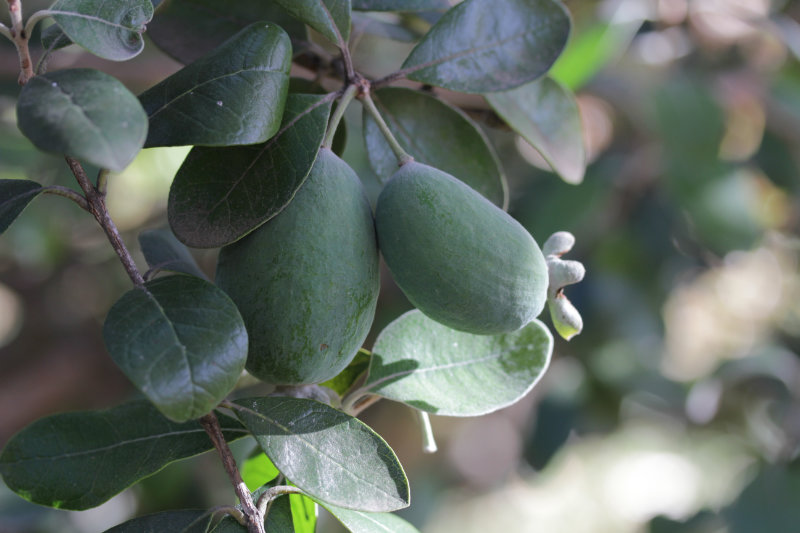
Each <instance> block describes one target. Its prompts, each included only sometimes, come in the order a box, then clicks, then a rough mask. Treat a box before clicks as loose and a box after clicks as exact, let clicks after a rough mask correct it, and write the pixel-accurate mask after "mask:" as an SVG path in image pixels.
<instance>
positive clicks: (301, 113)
mask: <svg viewBox="0 0 800 533" xmlns="http://www.w3.org/2000/svg"><path fill="white" fill-rule="evenodd" d="M330 109H331V107H330V102H327V101H325V100H324V97H322V96H313V95H290V97H289V98H288V100H287V103H286V112H285V113H284V116H283V126H282V128H281V130H280V131H279V132H278V133H277V134H276V135H275V136H274V137H273V138H272V139H270V140H269V141H267V142H266V143H264V144H260V145H254V146H241V147H231V148H195V149H193V150H192V151H191V152H189V155H188V157H187V158H186V160H185V161H184V163H183V166H181V168H180V170H178V173H177V175H176V176H175V180H174V181H173V182H172V188H171V189H170V192H169V205H168V215H169V223H170V226H172V231H174V232H175V235H177V236H178V238H179V239H180V240H181V241H183V242H185V243H186V244H187V245H189V246H193V247H198V248H213V247H217V246H223V245H225V244H228V243H231V242H233V241H235V240H237V239H239V238H240V237H242V236H244V235H245V234H247V233H248V232H250V231H252V230H253V229H255V228H257V227H258V226H260V225H261V224H263V223H264V222H266V221H267V220H269V219H270V218H272V217H273V216H275V215H276V214H278V212H280V210H281V209H283V208H284V207H285V206H286V205H287V204H288V203H289V201H290V200H291V199H292V198H293V197H294V193H295V192H297V189H299V188H300V186H301V185H302V184H303V181H304V180H305V179H306V176H308V172H309V171H310V170H311V166H312V165H313V164H314V160H315V159H316V157H317V152H318V151H319V147H320V145H321V144H322V138H323V136H324V135H325V126H326V125H327V123H328V115H329V114H330Z"/></svg>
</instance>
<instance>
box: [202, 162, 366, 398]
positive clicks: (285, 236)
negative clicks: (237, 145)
mask: <svg viewBox="0 0 800 533" xmlns="http://www.w3.org/2000/svg"><path fill="white" fill-rule="evenodd" d="M216 281H217V283H218V284H219V286H220V287H221V288H222V289H223V290H225V291H226V292H227V293H228V294H229V295H230V296H231V298H232V299H233V301H234V302H236V305H237V306H238V307H239V309H240V310H241V312H242V316H243V317H244V320H245V325H246V326H247V330H248V332H249V333H250V351H249V354H248V358H247V370H248V371H249V372H250V373H251V374H253V375H254V376H257V377H258V378H260V379H262V380H264V381H266V382H268V383H280V384H303V383H318V382H321V381H325V380H327V379H331V378H333V377H334V376H336V375H337V374H338V373H339V372H340V371H342V370H343V369H344V368H345V367H346V366H347V365H348V364H349V363H350V361H351V360H352V359H353V357H354V356H355V354H356V352H357V351H358V349H359V348H360V347H361V344H362V343H363V342H364V339H365V338H366V336H367V333H368V332H369V328H370V325H371V324H372V318H373V316H374V314H375V305H376V303H377V299H378V283H379V280H378V250H377V245H376V242H375V230H374V226H373V221H372V213H371V210H370V207H369V204H368V203H367V199H366V196H365V195H364V192H363V189H362V187H361V182H360V181H359V180H358V176H356V175H355V173H354V172H353V171H352V169H350V167H349V166H347V164H346V163H345V162H344V161H342V160H341V159H339V158H338V157H337V156H336V155H335V154H334V153H333V152H332V151H330V150H329V149H326V148H323V149H322V150H320V153H319V155H318V156H317V161H316V163H315V164H314V167H313V168H312V169H311V173H310V174H309V176H308V179H307V180H306V182H305V183H304V184H303V186H302V187H301V188H300V190H299V191H298V192H297V195H296V196H295V198H294V200H292V203H290V204H289V206H288V207H287V208H286V209H285V210H283V211H282V212H281V213H280V214H279V215H278V216H276V217H275V218H274V219H272V220H270V221H269V222H268V223H266V224H264V225H263V226H261V227H260V228H259V229H258V230H257V231H255V232H253V233H252V234H251V235H248V236H247V237H246V238H244V239H242V240H241V241H239V242H236V243H234V244H232V245H230V246H227V247H225V248H223V249H222V250H221V252H220V255H219V263H218V265H217V279H216ZM287 302H291V304H292V305H290V306H288V305H287Z"/></svg>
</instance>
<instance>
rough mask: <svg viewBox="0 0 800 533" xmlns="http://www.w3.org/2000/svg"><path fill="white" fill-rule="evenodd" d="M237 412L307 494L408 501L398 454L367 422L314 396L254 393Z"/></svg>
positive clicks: (390, 503)
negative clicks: (293, 396) (305, 397)
mask: <svg viewBox="0 0 800 533" xmlns="http://www.w3.org/2000/svg"><path fill="white" fill-rule="evenodd" d="M237 403H239V404H240V405H242V406H243V407H245V409H244V410H237V411H236V413H237V415H238V416H239V418H240V419H241V420H242V422H243V423H244V424H245V426H246V427H247V428H248V429H249V430H250V431H251V432H252V433H253V436H254V437H255V438H256V441H258V444H259V445H260V446H261V448H262V449H263V450H264V452H265V453H266V454H267V455H268V456H269V457H270V459H272V462H273V463H275V466H277V467H278V469H279V470H280V471H281V472H282V473H283V474H284V475H285V476H286V477H287V478H288V479H289V480H290V481H291V482H292V483H294V484H295V485H297V486H298V487H299V488H300V489H302V490H303V491H304V492H305V493H307V494H308V495H309V496H311V497H313V498H315V499H317V500H319V501H323V502H328V503H331V504H334V505H337V506H340V507H346V508H356V509H360V510H367V511H392V510H396V509H400V508H403V507H406V506H408V502H409V493H408V480H407V479H406V476H405V473H404V472H403V468H402V466H400V463H399V461H398V460H397V457H396V456H395V454H394V452H393V451H392V449H391V448H390V447H389V446H388V445H387V444H386V442H384V440H383V439H382V438H381V437H380V436H379V435H378V434H377V433H375V432H374V431H372V429H370V428H369V427H368V426H367V425H365V424H364V423H362V422H361V421H359V420H358V419H356V418H353V417H351V416H349V415H347V414H345V413H343V412H341V411H337V410H336V409H333V408H332V407H329V406H327V405H325V404H322V403H319V402H316V401H314V400H305V399H300V398H278V397H267V398H253V399H247V400H239V401H237Z"/></svg>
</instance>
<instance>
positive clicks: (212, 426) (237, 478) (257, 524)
mask: <svg viewBox="0 0 800 533" xmlns="http://www.w3.org/2000/svg"><path fill="white" fill-rule="evenodd" d="M200 424H201V425H202V426H203V429H205V430H206V433H208V437H209V438H210V439H211V442H212V443H213V444H214V448H216V449H217V453H218V454H219V457H220V459H222V465H223V466H224V467H225V472H227V474H228V477H229V478H230V480H231V483H232V484H233V488H234V490H235V491H236V495H237V496H238V497H239V501H240V502H241V504H242V508H243V510H244V515H245V517H246V519H247V531H248V533H266V531H265V530H264V515H263V514H262V513H261V512H260V511H259V510H258V508H256V506H255V504H254V503H253V499H252V498H251V496H250V491H249V490H247V485H245V482H244V481H243V480H242V475H241V474H240V473H239V469H238V468H237V467H236V461H235V460H234V458H233V454H232V453H231V449H230V448H229V447H228V443H227V442H226V441H225V436H224V435H223V434H222V428H221V427H220V425H219V420H217V415H215V414H214V412H213V411H212V412H210V413H208V414H207V415H205V416H204V417H202V418H201V419H200Z"/></svg>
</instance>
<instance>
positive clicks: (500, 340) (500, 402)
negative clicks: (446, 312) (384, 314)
mask: <svg viewBox="0 0 800 533" xmlns="http://www.w3.org/2000/svg"><path fill="white" fill-rule="evenodd" d="M552 351H553V336H552V335H551V334H550V332H549V331H548V330H547V328H546V327H545V326H544V325H543V324H542V323H541V322H539V321H538V320H534V321H533V322H531V323H529V324H528V325H527V326H524V327H523V328H521V329H519V330H517V331H512V332H511V333H503V334H500V335H474V334H471V333H465V332H462V331H456V330H454V329H450V328H448V327H447V326H444V325H442V324H439V323H438V322H436V321H434V320H432V319H430V318H428V317H426V316H425V315H423V314H422V313H421V312H420V311H418V310H413V311H409V312H408V313H406V314H404V315H403V316H401V317H400V318H398V319H397V320H395V321H394V322H392V323H391V324H389V325H388V326H387V327H386V329H384V330H383V331H382V332H381V333H380V335H378V338H377V339H376V341H375V346H374V347H373V355H372V362H371V364H370V369H369V375H368V377H367V382H366V384H365V385H364V386H363V387H362V389H361V390H362V391H364V392H368V393H371V394H377V395H379V396H383V397H385V398H388V399H390V400H395V401H398V402H403V403H406V404H408V405H410V406H412V407H416V408H417V409H421V410H423V411H427V412H429V413H433V414H438V415H449V416H478V415H482V414H486V413H490V412H492V411H495V410H497V409H500V408H502V407H506V406H508V405H511V404H513V403H515V402H516V401H517V400H519V399H520V398H522V397H523V396H524V395H525V394H527V393H528V391H530V390H531V388H533V386H534V385H535V384H536V383H537V382H538V381H539V379H540V378H541V377H542V375H543V374H544V372H545V369H546V368H547V366H548V364H549V362H550V356H551V354H552Z"/></svg>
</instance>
